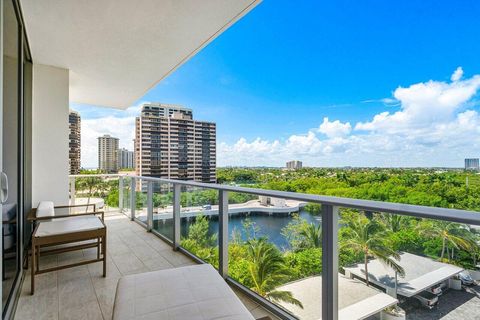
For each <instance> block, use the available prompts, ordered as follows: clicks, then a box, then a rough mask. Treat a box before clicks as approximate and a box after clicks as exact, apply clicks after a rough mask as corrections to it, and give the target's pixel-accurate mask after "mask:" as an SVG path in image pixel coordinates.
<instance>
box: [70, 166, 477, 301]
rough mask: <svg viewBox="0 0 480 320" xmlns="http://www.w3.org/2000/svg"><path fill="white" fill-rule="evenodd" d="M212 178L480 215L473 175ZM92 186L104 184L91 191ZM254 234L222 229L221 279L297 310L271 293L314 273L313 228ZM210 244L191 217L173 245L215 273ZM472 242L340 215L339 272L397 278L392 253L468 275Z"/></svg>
mask: <svg viewBox="0 0 480 320" xmlns="http://www.w3.org/2000/svg"><path fill="white" fill-rule="evenodd" d="M82 179H83V180H82ZM85 179H87V180H88V179H97V178H93V177H92V178H79V179H78V181H77V190H79V191H82V190H83V192H86V193H88V194H89V195H92V196H93V195H95V196H101V197H103V198H104V199H105V202H106V204H107V205H111V206H116V204H118V183H116V182H111V181H104V180H102V179H101V178H98V179H99V180H95V181H90V182H89V183H88V182H85V181H84V180H85ZM217 179H218V182H219V183H223V184H232V185H240V186H242V185H245V186H248V187H254V188H263V189H272V190H282V191H291V192H302V193H310V194H321V195H331V196H339V197H347V198H357V199H369V200H377V201H388V202H399V203H407V204H415V205H424V206H432V207H443V208H455V209H464V210H472V211H480V197H479V196H480V175H477V174H476V173H474V172H464V171H463V170H435V169H376V168H375V169H315V168H305V169H300V170H295V171H291V170H282V169H267V168H219V169H218V172H217ZM94 182H95V183H100V184H101V183H103V184H106V185H104V186H103V187H100V188H95V187H91V186H92V185H94V184H95V183H94ZM102 188H103V189H102ZM144 196H145V194H144V193H137V207H138V206H140V207H142V206H143V204H144V203H145V199H144ZM229 196H230V203H242V202H245V201H248V200H252V199H253V198H254V197H255V196H252V195H248V194H242V193H235V192H232V193H230V194H229ZM171 200H172V195H171V192H165V193H164V194H158V193H156V194H155V195H154V206H159V207H162V206H167V205H171ZM181 203H182V206H187V205H189V206H192V205H207V204H211V205H212V204H217V203H218V193H217V191H215V190H207V189H192V190H191V191H188V190H187V192H183V193H182V197H181ZM305 210H306V211H308V212H309V213H310V214H311V215H319V214H320V213H321V206H320V205H317V204H308V205H307V206H306V207H305ZM479 214H480V212H479ZM262 228H268V226H259V225H257V224H255V223H254V222H252V221H251V220H250V219H248V218H247V219H245V221H244V223H243V225H242V228H241V229H242V230H237V229H234V230H230V233H231V239H232V240H231V241H230V243H229V248H228V251H229V275H230V276H231V277H232V278H233V279H235V280H237V281H239V282H240V283H242V284H244V285H245V286H247V287H249V288H250V289H252V290H253V291H255V292H257V293H258V294H260V295H262V296H264V297H266V298H267V299H269V300H271V301H274V302H278V301H285V302H289V303H292V304H295V305H298V306H302V302H301V301H298V300H296V299H295V297H294V296H292V294H291V293H290V292H288V291H279V290H277V289H276V288H278V287H279V286H281V285H283V284H285V283H288V282H292V281H296V280H300V279H303V278H307V277H310V276H315V275H320V274H321V271H322V266H321V257H322V249H321V238H322V236H321V234H322V230H321V225H320V226H315V225H314V224H313V223H308V222H307V221H306V220H304V219H301V218H299V217H298V215H295V214H294V215H292V221H291V222H290V223H289V224H288V225H287V226H286V227H285V228H283V230H282V236H283V237H285V239H286V240H287V241H288V243H289V245H290V249H289V250H281V249H280V248H277V247H276V246H275V245H274V244H273V243H271V242H270V241H269V240H268V238H266V237H265V236H262V232H261V229H262ZM217 238H218V234H217V233H213V234H212V233H210V232H209V221H208V218H207V217H205V216H198V217H196V218H195V222H194V223H193V224H191V225H190V226H189V229H188V235H187V236H186V237H184V238H183V239H182V241H181V245H182V246H183V247H185V249H187V250H189V251H191V252H192V253H194V254H196V255H197V256H199V257H200V258H202V259H203V260H205V261H206V262H208V263H211V264H212V265H214V266H216V267H218V245H217ZM479 241H480V235H479V233H478V231H477V230H475V229H474V228H471V226H468V225H464V224H459V223H449V222H444V221H434V220H427V219H419V218H412V217H407V216H400V215H394V214H386V213H381V212H373V213H368V214H366V213H365V212H360V211H357V210H352V209H340V228H339V242H340V243H339V265H340V271H343V267H346V266H349V265H353V264H357V263H365V264H366V263H367V262H368V261H369V260H370V259H373V258H375V259H379V260H381V261H382V262H384V263H385V265H387V266H388V267H390V268H392V269H393V270H396V271H397V272H398V273H399V275H400V276H401V275H402V274H403V269H402V267H401V264H402V263H401V260H400V261H399V262H398V263H396V262H395V260H394V259H392V257H393V258H395V257H398V254H399V253H400V252H409V253H413V254H417V255H422V256H426V257H430V258H432V259H434V260H438V261H442V262H446V263H451V264H454V265H458V266H461V267H463V268H468V269H473V268H475V266H476V265H477V263H478V258H479V257H480V248H479ZM367 281H368V280H367ZM367 283H368V282H367Z"/></svg>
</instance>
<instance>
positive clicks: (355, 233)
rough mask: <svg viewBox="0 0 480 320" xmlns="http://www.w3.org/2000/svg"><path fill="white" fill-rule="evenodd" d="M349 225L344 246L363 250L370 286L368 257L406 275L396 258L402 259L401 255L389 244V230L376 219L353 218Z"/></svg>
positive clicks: (366, 274)
mask: <svg viewBox="0 0 480 320" xmlns="http://www.w3.org/2000/svg"><path fill="white" fill-rule="evenodd" d="M346 226H347V227H349V230H348V231H349V238H347V239H346V240H345V241H344V242H343V243H342V246H343V247H349V248H351V249H354V250H358V251H361V252H363V256H364V264H365V281H366V283H367V286H369V285H370V284H369V275H368V259H369V258H376V259H378V260H380V262H382V263H384V264H385V265H387V266H388V267H390V268H392V269H393V270H394V271H395V272H397V273H398V274H399V275H400V276H402V277H403V276H405V270H404V269H403V268H402V266H400V265H399V264H398V263H397V262H396V261H395V260H397V261H399V260H400V255H399V254H398V253H397V252H396V251H395V250H393V249H391V248H390V247H389V246H388V244H387V240H388V232H387V231H386V230H385V227H384V226H383V225H382V224H380V223H379V222H378V221H377V220H376V219H372V220H368V219H362V217H361V216H359V217H358V218H357V219H351V220H349V221H347V222H346Z"/></svg>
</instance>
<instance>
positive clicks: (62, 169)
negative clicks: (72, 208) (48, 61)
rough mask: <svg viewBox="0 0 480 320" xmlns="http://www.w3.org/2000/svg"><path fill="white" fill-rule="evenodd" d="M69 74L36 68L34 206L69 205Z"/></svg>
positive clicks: (33, 167) (45, 67) (65, 71)
mask: <svg viewBox="0 0 480 320" xmlns="http://www.w3.org/2000/svg"><path fill="white" fill-rule="evenodd" d="M68 90H69V71H68V70H67V69H62V68H57V67H51V66H46V65H41V64H34V66H33V97H32V98H33V106H32V109H33V111H32V113H33V117H32V118H33V120H32V205H33V207H36V206H37V205H38V202H39V201H41V200H51V201H53V202H54V203H55V205H65V204H68V112H69V109H68V107H69V91H68Z"/></svg>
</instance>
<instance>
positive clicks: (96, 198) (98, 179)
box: [70, 175, 120, 214]
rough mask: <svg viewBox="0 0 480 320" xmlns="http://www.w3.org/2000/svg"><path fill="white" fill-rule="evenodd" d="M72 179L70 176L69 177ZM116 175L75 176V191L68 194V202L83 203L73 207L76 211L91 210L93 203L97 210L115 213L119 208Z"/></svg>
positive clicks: (73, 203)
mask: <svg viewBox="0 0 480 320" xmlns="http://www.w3.org/2000/svg"><path fill="white" fill-rule="evenodd" d="M71 179H72V178H71ZM118 179H119V178H118V176H103V175H102V176H98V175H92V176H82V177H75V193H74V195H73V197H72V192H71V195H70V204H72V205H85V207H80V208H77V209H74V210H75V211H76V212H81V211H85V210H86V208H87V206H86V205H89V206H88V210H93V207H92V205H95V209H96V210H97V211H104V212H105V214H115V213H118V212H119V211H120V210H119V182H118Z"/></svg>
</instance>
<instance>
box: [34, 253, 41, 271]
mask: <svg viewBox="0 0 480 320" xmlns="http://www.w3.org/2000/svg"><path fill="white" fill-rule="evenodd" d="M35 251H36V252H37V259H36V261H37V270H40V248H37V249H36V250H35Z"/></svg>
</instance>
